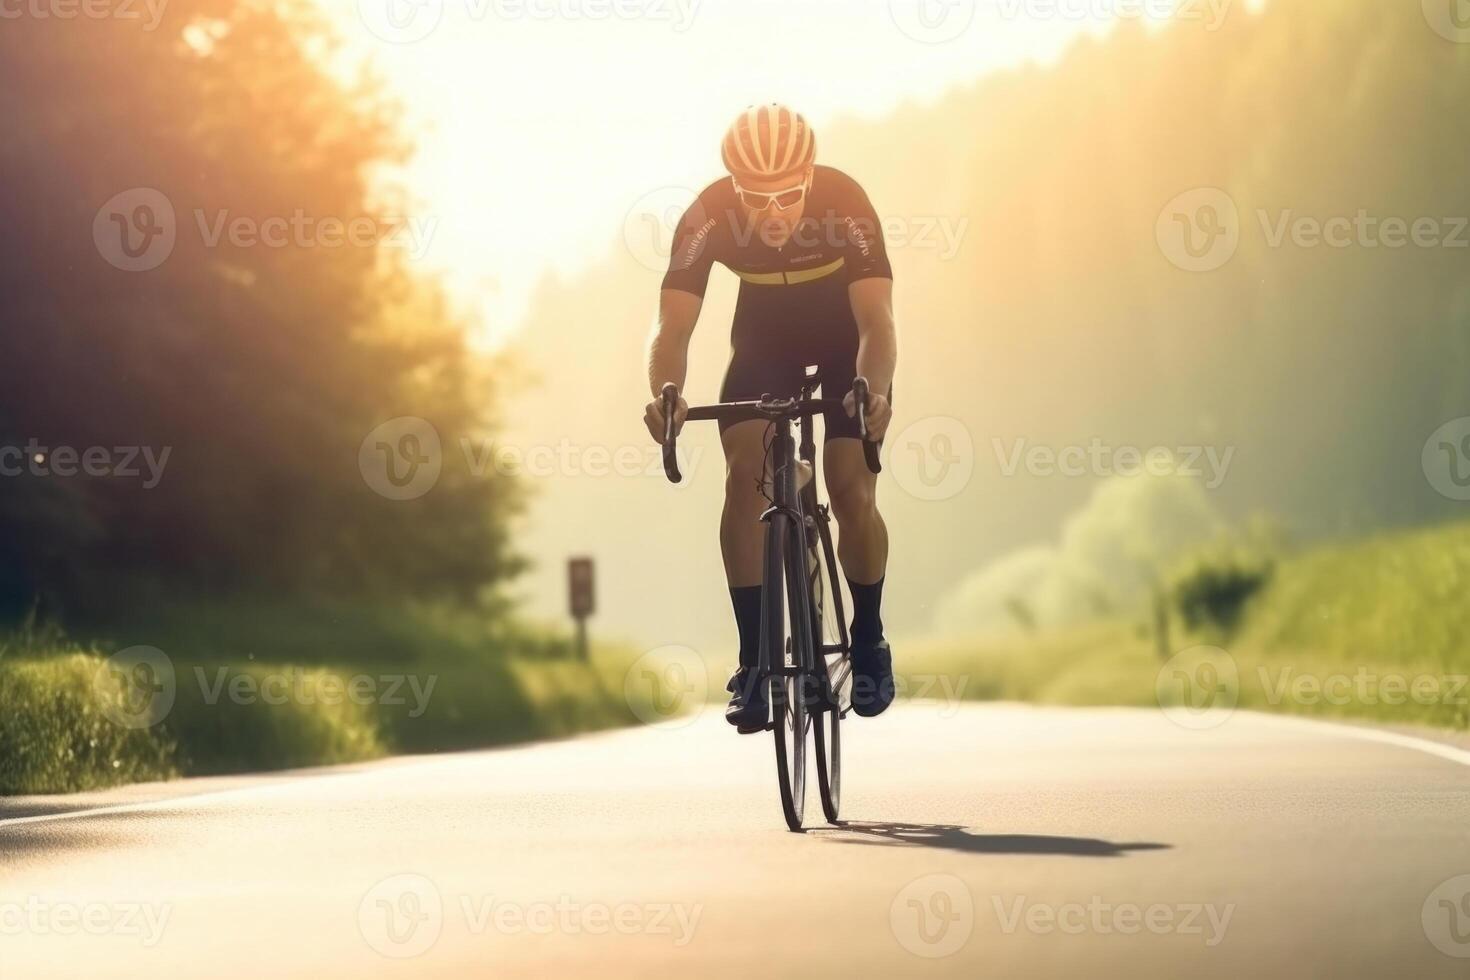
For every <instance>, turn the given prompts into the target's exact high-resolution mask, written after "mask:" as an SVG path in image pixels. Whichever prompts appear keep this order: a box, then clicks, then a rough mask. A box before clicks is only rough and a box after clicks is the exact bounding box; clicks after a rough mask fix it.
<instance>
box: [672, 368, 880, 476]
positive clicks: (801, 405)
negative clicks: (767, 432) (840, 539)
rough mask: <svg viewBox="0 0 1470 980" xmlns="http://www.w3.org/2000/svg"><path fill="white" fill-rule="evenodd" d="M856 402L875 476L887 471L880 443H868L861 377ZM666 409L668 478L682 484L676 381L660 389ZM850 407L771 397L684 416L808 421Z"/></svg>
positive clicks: (864, 387) (708, 407)
mask: <svg viewBox="0 0 1470 980" xmlns="http://www.w3.org/2000/svg"><path fill="white" fill-rule="evenodd" d="M852 391H853V396H854V397H853V401H854V402H855V403H856V406H857V420H858V432H859V434H860V435H861V436H862V442H863V458H864V460H865V461H866V462H867V464H868V469H869V470H871V471H872V472H873V473H881V472H883V465H882V464H881V463H880V462H879V461H878V444H877V443H876V442H870V441H869V440H868V382H867V379H866V378H858V379H857V380H856V381H854V382H853V386H852ZM659 397H660V399H661V400H662V402H663V410H664V439H663V457H664V475H665V476H667V477H668V478H669V482H670V483H681V482H683V480H684V475H683V474H682V473H680V472H679V457H678V453H677V438H678V437H677V434H676V433H675V431H674V415H675V413H676V412H677V411H678V407H679V388H678V386H677V385H675V384H674V383H673V382H672V381H669V382H666V383H665V384H664V386H663V387H662V388H661V389H659ZM846 410H847V409H846V406H845V405H844V404H843V403H842V402H841V401H840V400H838V399H835V398H800V399H798V398H771V397H770V396H766V397H764V398H762V399H761V400H760V401H745V402H726V403H724V404H721V405H704V406H701V407H699V408H691V409H690V410H689V411H688V413H687V414H686V415H685V416H684V418H685V420H686V421H689V422H698V421H715V420H720V421H727V422H740V421H746V420H749V419H761V418H764V419H771V420H775V419H779V418H808V417H810V416H813V415H821V414H824V413H826V412H835V411H846Z"/></svg>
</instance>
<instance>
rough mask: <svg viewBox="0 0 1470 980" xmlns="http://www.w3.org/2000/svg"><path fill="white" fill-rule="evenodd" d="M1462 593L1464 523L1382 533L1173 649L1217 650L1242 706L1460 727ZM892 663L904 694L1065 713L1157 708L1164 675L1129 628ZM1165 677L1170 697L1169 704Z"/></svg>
mask: <svg viewBox="0 0 1470 980" xmlns="http://www.w3.org/2000/svg"><path fill="white" fill-rule="evenodd" d="M1467 595H1470V524H1467V523H1457V524H1452V525H1447V526H1444V527H1437V528H1430V529H1425V530H1419V531H1412V532H1406V533H1398V534H1384V535H1379V536H1375V537H1373V538H1371V539H1368V540H1364V541H1361V542H1356V543H1350V544H1342V545H1334V546H1330V547H1324V548H1321V549H1317V550H1313V551H1311V552H1308V553H1305V554H1302V555H1299V556H1295V557H1292V558H1288V559H1285V560H1283V561H1281V562H1280V563H1279V564H1278V565H1277V567H1276V570H1275V572H1274V573H1273V575H1272V576H1271V579H1270V582H1269V584H1268V585H1267V586H1266V587H1265V588H1264V589H1263V590H1262V591H1261V592H1260V593H1259V594H1257V595H1256V596H1254V597H1253V598H1252V599H1251V600H1250V601H1249V603H1248V604H1247V606H1246V608H1245V613H1244V618H1243V621H1242V622H1241V624H1240V626H1239V627H1238V629H1237V630H1235V631H1234V632H1233V633H1231V634H1230V635H1223V634H1221V633H1220V632H1218V631H1216V632H1200V633H1197V634H1193V635H1190V634H1182V635H1181V634H1178V633H1177V629H1178V628H1177V625H1176V635H1175V636H1174V637H1173V638H1172V642H1171V644H1170V647H1171V650H1172V651H1179V650H1184V649H1187V648H1189V647H1191V646H1193V645H1196V644H1207V645H1214V646H1218V647H1220V648H1221V649H1223V650H1225V651H1226V652H1227V653H1228V654H1229V656H1230V658H1231V659H1230V662H1231V663H1232V665H1233V667H1234V669H1235V673H1236V678H1237V682H1236V685H1235V691H1236V694H1237V697H1238V704H1239V705H1240V706H1241V707H1245V708H1254V709H1258V710H1267V711H1281V712H1289V713H1296V714H1308V715H1328V716H1337V717H1347V718H1364V719H1371V720H1374V721H1379V722H1387V723H1394V724H1421V725H1431V726H1435V727H1441V728H1448V729H1456V730H1465V729H1467V728H1470V705H1467V703H1466V702H1470V682H1467V675H1470V602H1467V601H1466V596H1467ZM900 659H901V663H900V665H899V666H900V667H901V668H902V670H903V671H904V675H905V682H906V685H907V687H908V689H909V690H910V691H916V690H918V689H919V688H920V687H921V686H923V685H924V684H925V683H926V678H927V677H929V676H931V675H941V676H942V677H943V678H944V685H945V686H947V688H948V690H951V691H957V692H959V696H960V697H962V698H965V699H970V700H1013V701H1029V702H1033V703H1038V704H1064V705H1156V704H1158V703H1159V699H1160V695H1159V694H1158V693H1156V691H1157V687H1156V684H1157V681H1158V678H1159V673H1160V670H1161V669H1162V668H1163V667H1164V666H1165V663H1164V659H1163V658H1161V657H1160V655H1159V653H1158V652H1157V649H1156V646H1155V643H1154V639H1153V637H1152V636H1151V635H1150V634H1149V632H1148V631H1147V630H1146V629H1144V628H1143V627H1141V626H1140V625H1138V624H1137V623H1132V622H1107V623H1097V624H1093V625H1089V626H1085V627H1077V628H1074V629H1068V630H1056V631H1051V632H1046V633H1042V634H1038V635H1034V636H1030V637H1025V638H1018V639H1015V640H1006V641H1002V640H994V639H976V640H970V641H965V640H952V641H946V642H941V643H933V644H929V645H927V646H919V647H916V648H910V649H908V650H905V651H903V652H902V656H901V658H900ZM1179 666H1181V665H1180V664H1178V663H1174V664H1171V665H1170V667H1171V676H1172V668H1174V667H1179ZM1182 666H1183V667H1184V668H1185V669H1186V670H1190V669H1192V667H1191V665H1190V664H1184V665H1182ZM1167 680H1168V678H1166V683H1165V685H1164V690H1165V694H1164V700H1166V701H1168V700H1173V699H1176V694H1174V693H1172V690H1171V686H1170V684H1169V683H1167ZM927 683H929V686H930V688H931V689H932V690H940V689H941V688H940V687H938V686H936V685H935V684H934V683H933V682H932V681H928V682H927Z"/></svg>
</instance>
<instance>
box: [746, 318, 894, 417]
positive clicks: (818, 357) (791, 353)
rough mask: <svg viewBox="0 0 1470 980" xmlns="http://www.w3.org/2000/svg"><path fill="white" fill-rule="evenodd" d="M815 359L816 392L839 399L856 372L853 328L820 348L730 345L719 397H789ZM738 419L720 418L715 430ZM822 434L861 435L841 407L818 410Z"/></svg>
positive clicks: (799, 389)
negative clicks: (818, 388)
mask: <svg viewBox="0 0 1470 980" xmlns="http://www.w3.org/2000/svg"><path fill="white" fill-rule="evenodd" d="M813 365H815V366H816V368H817V371H818V373H819V374H820V376H821V380H822V389H821V397H823V398H836V399H839V400H841V399H843V398H846V397H847V393H848V392H850V391H852V383H853V381H854V380H856V378H857V331H855V330H854V331H853V332H852V340H851V343H848V342H846V341H845V339H844V340H839V341H836V342H834V343H829V344H827V345H826V349H825V350H812V349H807V350H804V351H803V350H794V349H784V350H783V349H781V348H780V347H778V346H775V345H769V344H765V345H756V344H749V345H741V344H738V343H737V345H736V347H735V350H734V352H733V353H732V354H731V356H730V366H729V367H728V368H726V369H725V380H724V383H723V384H721V385H720V401H722V402H733V401H750V400H753V399H758V398H760V397H761V396H762V395H774V396H776V397H777V398H792V397H795V396H796V395H797V394H798V393H799V392H800V391H801V383H802V381H803V379H804V378H805V377H806V369H807V368H808V367H810V366H813ZM888 400H889V401H890V402H892V400H893V389H892V388H891V387H890V388H889V390H888ZM738 424H739V423H737V422H726V421H724V420H721V422H720V433H721V434H722V435H723V434H724V432H725V430H726V429H728V428H729V427H730V426H732V425H738ZM822 432H823V435H822V440H823V442H824V443H825V442H826V441H828V440H831V439H860V438H862V436H861V435H860V434H859V432H858V421H857V418H856V417H855V416H854V417H851V418H849V417H848V414H847V413H846V412H844V411H841V410H840V409H839V410H838V411H835V412H824V413H823V425H822Z"/></svg>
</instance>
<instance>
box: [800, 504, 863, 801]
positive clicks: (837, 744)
mask: <svg viewBox="0 0 1470 980" xmlns="http://www.w3.org/2000/svg"><path fill="white" fill-rule="evenodd" d="M816 531H817V534H816V540H815V541H814V542H812V543H811V546H810V548H809V551H810V553H811V560H810V565H811V573H810V575H809V582H810V590H811V602H812V609H813V620H814V622H815V623H817V624H818V626H817V636H816V642H817V644H818V646H817V649H818V650H825V649H826V648H829V647H836V648H838V650H839V651H840V652H835V653H830V654H825V653H824V654H823V655H821V656H820V657H819V659H820V661H821V663H822V668H823V670H824V671H825V672H826V693H827V694H828V695H830V701H828V703H826V704H825V705H823V707H822V710H819V711H816V712H815V713H814V714H813V717H812V741H813V746H814V748H815V750H816V752H815V754H816V762H817V789H818V791H819V793H820V795H821V799H822V813H823V815H824V816H825V817H826V818H827V822H828V823H837V822H838V820H839V818H840V814H841V810H842V715H843V714H844V713H845V711H846V707H845V705H850V704H851V701H852V697H851V692H852V661H851V657H850V654H849V650H848V644H847V627H846V623H845V622H844V613H843V608H842V591H841V590H842V585H841V583H840V582H839V581H838V578H837V562H836V555H835V553H834V549H833V547H832V533H831V529H830V527H829V526H828V521H827V519H826V514H825V513H823V512H819V513H818V516H817V518H816Z"/></svg>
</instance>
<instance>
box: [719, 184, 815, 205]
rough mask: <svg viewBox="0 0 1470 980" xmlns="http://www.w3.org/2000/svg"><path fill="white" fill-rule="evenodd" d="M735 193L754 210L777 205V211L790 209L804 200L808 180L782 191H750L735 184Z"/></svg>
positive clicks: (741, 201) (742, 202)
mask: <svg viewBox="0 0 1470 980" xmlns="http://www.w3.org/2000/svg"><path fill="white" fill-rule="evenodd" d="M735 194H736V195H737V196H738V197H739V198H740V203H741V204H744V205H745V206H746V207H748V208H750V209H751V210H752V211H765V210H767V209H769V208H771V207H775V208H776V210H777V211H789V210H791V209H792V208H794V207H796V206H797V205H798V204H800V203H801V202H802V199H803V198H805V197H806V181H805V180H802V182H801V183H800V184H798V185H796V186H795V187H789V188H787V189H785V190H780V191H769V192H766V191H748V190H746V189H745V188H743V187H741V186H740V185H739V184H736V185H735Z"/></svg>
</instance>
